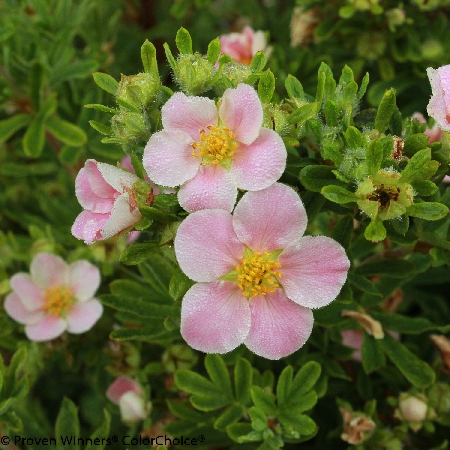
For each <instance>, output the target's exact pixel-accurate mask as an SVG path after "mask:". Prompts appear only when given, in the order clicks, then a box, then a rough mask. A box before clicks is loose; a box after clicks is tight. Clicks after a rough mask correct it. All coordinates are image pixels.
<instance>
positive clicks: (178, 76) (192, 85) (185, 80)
mask: <svg viewBox="0 0 450 450" xmlns="http://www.w3.org/2000/svg"><path fill="white" fill-rule="evenodd" d="M215 73H216V70H215V68H214V66H213V65H212V64H211V63H210V62H209V61H208V60H207V59H206V58H204V57H203V56H202V55H200V54H199V53H195V54H194V55H190V54H182V55H180V56H179V57H178V61H177V65H176V68H175V70H174V75H175V80H176V81H177V83H178V84H179V85H180V88H181V89H182V90H183V91H184V92H186V93H187V94H189V95H197V94H200V93H202V92H205V91H207V90H208V89H210V88H211V86H212V80H213V77H214V75H215Z"/></svg>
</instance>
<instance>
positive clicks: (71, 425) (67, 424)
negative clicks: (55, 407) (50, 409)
mask: <svg viewBox="0 0 450 450" xmlns="http://www.w3.org/2000/svg"><path fill="white" fill-rule="evenodd" d="M55 435H56V436H57V437H58V439H56V449H57V450H78V449H79V448H80V446H79V444H78V437H79V436H80V423H79V421H78V413H77V407H76V406H75V403H73V402H72V400H69V399H68V398H67V397H64V399H63V401H62V404H61V408H60V410H59V414H58V417H57V419H56V425H55Z"/></svg>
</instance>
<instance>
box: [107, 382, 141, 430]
mask: <svg viewBox="0 0 450 450" xmlns="http://www.w3.org/2000/svg"><path fill="white" fill-rule="evenodd" d="M106 396H107V397H108V399H109V400H111V401H112V402H113V403H115V404H116V405H119V408H120V415H121V417H122V420H123V421H125V422H137V421H140V420H144V419H145V418H146V417H147V416H148V413H149V409H150V403H148V404H147V405H146V404H145V401H144V398H143V392H142V388H141V386H140V385H139V384H138V383H137V382H136V381H134V380H133V379H132V378H129V377H119V378H117V379H116V380H115V381H114V382H113V383H112V384H111V385H110V386H109V388H108V390H107V391H106Z"/></svg>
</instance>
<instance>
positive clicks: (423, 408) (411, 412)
mask: <svg viewBox="0 0 450 450" xmlns="http://www.w3.org/2000/svg"><path fill="white" fill-rule="evenodd" d="M399 406H400V411H401V413H402V416H403V417H404V419H405V420H408V421H411V422H422V421H424V420H425V419H426V417H427V410H428V405H427V404H426V403H425V402H424V401H423V400H420V399H419V398H417V397H407V398H405V399H404V400H401V401H400V405H399Z"/></svg>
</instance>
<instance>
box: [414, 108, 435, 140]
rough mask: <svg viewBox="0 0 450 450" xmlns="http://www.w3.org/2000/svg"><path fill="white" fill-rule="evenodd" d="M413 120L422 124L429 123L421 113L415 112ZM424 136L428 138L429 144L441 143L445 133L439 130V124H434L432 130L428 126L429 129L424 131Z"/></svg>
mask: <svg viewBox="0 0 450 450" xmlns="http://www.w3.org/2000/svg"><path fill="white" fill-rule="evenodd" d="M411 119H417V120H418V121H419V122H420V123H427V121H426V119H425V117H424V116H423V114H422V113H420V112H415V113H414V114H413V115H412V116H411ZM424 134H426V135H427V136H428V143H429V144H432V143H433V142H439V141H440V140H441V139H442V135H443V132H442V130H441V129H440V128H439V126H438V124H437V123H436V124H434V126H433V128H430V127H429V126H428V125H427V128H426V129H425V131H424Z"/></svg>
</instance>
